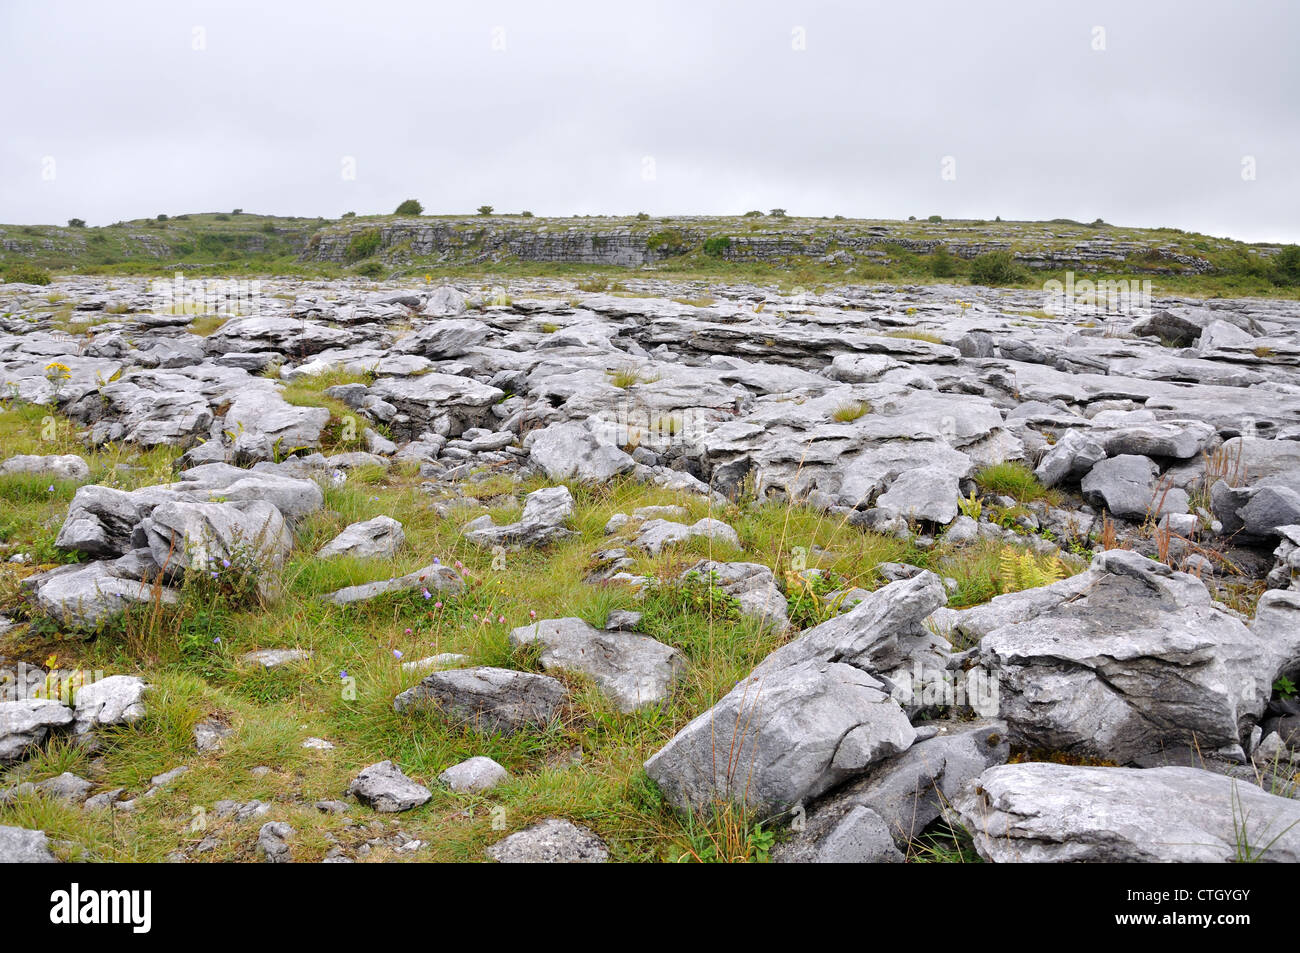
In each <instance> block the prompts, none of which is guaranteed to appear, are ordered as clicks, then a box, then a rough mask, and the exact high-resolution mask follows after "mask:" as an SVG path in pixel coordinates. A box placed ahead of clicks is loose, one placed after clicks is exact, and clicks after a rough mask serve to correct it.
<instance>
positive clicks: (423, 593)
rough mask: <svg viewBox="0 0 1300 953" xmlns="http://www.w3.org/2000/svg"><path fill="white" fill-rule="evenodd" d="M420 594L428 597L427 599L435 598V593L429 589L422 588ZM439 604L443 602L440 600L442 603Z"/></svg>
mask: <svg viewBox="0 0 1300 953" xmlns="http://www.w3.org/2000/svg"><path fill="white" fill-rule="evenodd" d="M420 595H422V596H424V598H426V599H432V598H433V593H432V592H430V591H429V590H428V589H421V590H420ZM438 605H442V603H441V602H440V603H438Z"/></svg>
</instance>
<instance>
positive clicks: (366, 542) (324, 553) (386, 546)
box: [316, 516, 406, 559]
mask: <svg viewBox="0 0 1300 953" xmlns="http://www.w3.org/2000/svg"><path fill="white" fill-rule="evenodd" d="M405 541H406V534H405V533H404V532H402V524H401V523H399V522H398V521H397V520H395V519H393V518H392V517H391V516H376V517H375V518H374V519H368V520H364V521H362V522H360V523H353V524H352V525H350V526H349V527H347V529H345V530H343V532H341V533H339V534H338V535H337V536H335V537H334V538H333V539H331V540H330V541H329V542H328V543H326V544H325V545H324V546H322V547H321V548H320V549H319V550H318V551H317V552H316V555H317V556H319V557H321V558H322V559H331V558H334V557H338V556H350V557H351V558H353V559H388V558H390V557H392V556H395V555H396V554H397V551H398V550H399V549H401V548H402V543H404V542H405Z"/></svg>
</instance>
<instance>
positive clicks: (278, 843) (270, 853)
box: [257, 821, 293, 864]
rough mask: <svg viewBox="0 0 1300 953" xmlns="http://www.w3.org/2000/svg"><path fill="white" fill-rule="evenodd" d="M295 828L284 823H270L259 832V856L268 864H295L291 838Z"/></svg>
mask: <svg viewBox="0 0 1300 953" xmlns="http://www.w3.org/2000/svg"><path fill="white" fill-rule="evenodd" d="M292 836H293V828H292V827H290V826H289V825H288V824H286V823H284V822H283V821H270V822H268V823H266V824H263V825H262V829H261V830H259V831H258V832H257V855H258V856H259V857H261V858H262V860H263V861H265V862H266V863H268V864H289V863H293V854H292V852H291V851H290V849H289V838H290V837H292Z"/></svg>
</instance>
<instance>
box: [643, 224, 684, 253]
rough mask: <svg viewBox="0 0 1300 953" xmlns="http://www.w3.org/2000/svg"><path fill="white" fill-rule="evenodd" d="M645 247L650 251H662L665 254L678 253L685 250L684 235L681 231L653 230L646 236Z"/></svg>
mask: <svg viewBox="0 0 1300 953" xmlns="http://www.w3.org/2000/svg"><path fill="white" fill-rule="evenodd" d="M645 247H646V248H647V249H649V250H650V251H657V252H662V253H663V254H665V255H680V254H682V253H683V252H684V251H686V248H687V243H686V237H685V236H684V235H683V234H682V233H681V232H678V231H673V230H672V229H666V230H665V231H662V232H655V233H654V234H653V235H651V236H650V237H649V238H647V239H646V243H645Z"/></svg>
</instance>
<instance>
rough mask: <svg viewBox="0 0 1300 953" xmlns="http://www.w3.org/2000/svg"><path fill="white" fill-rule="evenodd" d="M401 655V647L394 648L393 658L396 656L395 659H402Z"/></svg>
mask: <svg viewBox="0 0 1300 953" xmlns="http://www.w3.org/2000/svg"><path fill="white" fill-rule="evenodd" d="M401 657H402V650H401V649H393V658H395V659H401Z"/></svg>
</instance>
